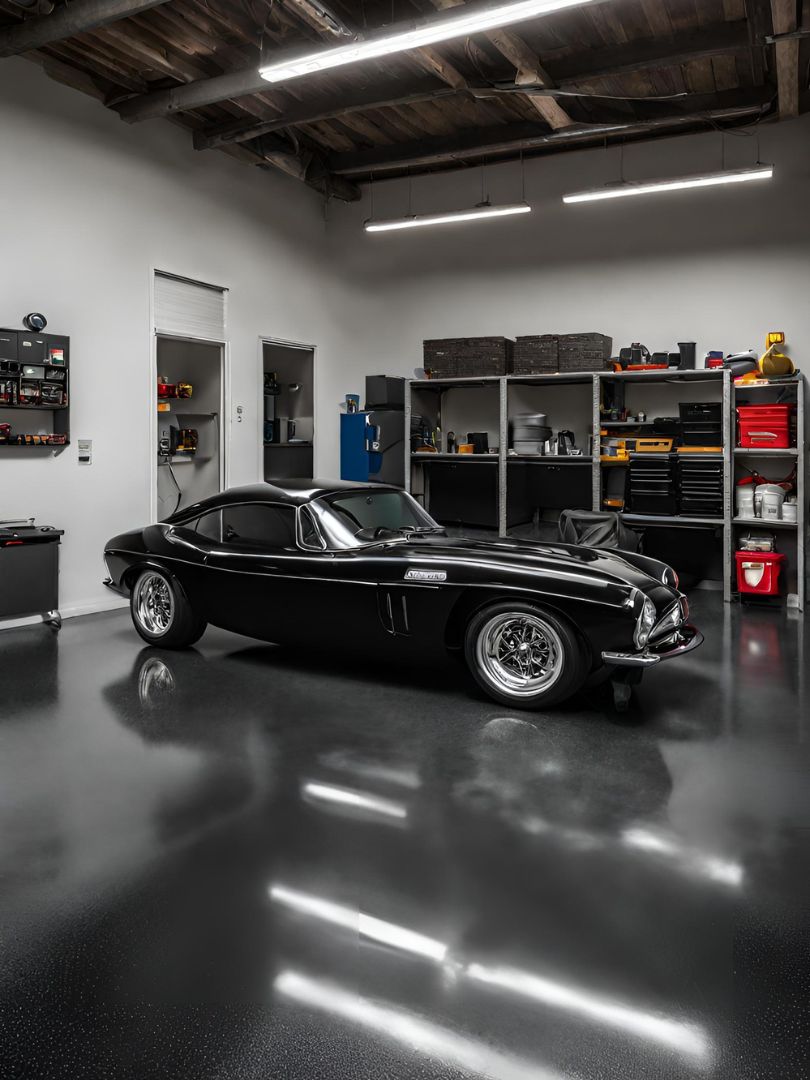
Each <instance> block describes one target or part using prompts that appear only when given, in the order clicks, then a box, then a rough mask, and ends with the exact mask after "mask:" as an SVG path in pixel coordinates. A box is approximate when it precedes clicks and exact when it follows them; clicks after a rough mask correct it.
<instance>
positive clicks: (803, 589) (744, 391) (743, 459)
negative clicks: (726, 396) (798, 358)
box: [729, 373, 808, 612]
mask: <svg viewBox="0 0 810 1080" xmlns="http://www.w3.org/2000/svg"><path fill="white" fill-rule="evenodd" d="M786 392H787V393H789V394H790V395H793V394H794V393H795V402H796V446H793V447H781V448H777V449H771V448H761V449H750V448H749V447H739V446H735V447H734V450H733V453H732V454H731V455H730V458H731V460H730V463H729V469H730V474H731V481H730V487H732V488H733V486H734V480H735V476H734V473H735V468H736V466H737V464H738V463H739V464H743V463H746V464H747V463H748V462H755V461H762V462H768V463H769V468H770V467H773V464H774V462H778V461H779V460H780V459H781V460H782V461H783V462H784V463H785V466H786V467H788V468H791V467H793V466H795V468H796V498H797V503H798V506H797V520H796V521H795V522H792V521H782V520H772V519H770V518H768V519H764V518H738V517H732V522H731V525H732V536H731V541H730V545H729V546H730V549H731V550H733V549H734V547H735V543H734V541H735V538H736V537H737V536H739V534H740V531H741V530H743V529H747V530H752V529H753V530H754V531H761V532H771V531H772V530H775V531H776V533H777V535H778V536H783V537H785V541H786V542H787V543H788V544H789V545H791V551H790V554H791V555H793V554H794V550H793V545H795V571H796V572H795V577H794V578H791V582H792V583H795V592H794V591H792V590H791V591H789V592H788V595H787V606H788V607H789V608H792V609H794V610H797V611H801V612H803V611H804V607H805V598H806V594H807V520H808V517H807V445H806V434H807V427H806V407H807V381H806V379H805V378H804V376H803V375H802V374H801V373H799V374H797V375H795V376H794V377H793V378H790V379H780V380H775V381H773V382H764V381H763V382H761V383H743V384H739V385H738V384H736V383H733V384H732V387H731V406H732V418H734V417H735V416H736V408H737V399H738V396H745V397H747V396H748V395H749V394H753V396H754V397H756V398H760V397H764V398H766V399H768V398H775V397H779V398H780V399H781V398H782V397H783V395H784V394H785V393H786ZM729 581H731V575H729ZM734 591H735V590H734V589H732V592H734Z"/></svg>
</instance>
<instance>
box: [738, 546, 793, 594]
mask: <svg viewBox="0 0 810 1080" xmlns="http://www.w3.org/2000/svg"><path fill="white" fill-rule="evenodd" d="M735 555H736V559H737V588H738V589H739V591H740V592H741V593H753V594H755V595H757V596H778V595H779V576H780V574H781V572H782V565H783V563H784V561H785V556H784V555H783V554H782V553H781V552H778V551H737V552H735Z"/></svg>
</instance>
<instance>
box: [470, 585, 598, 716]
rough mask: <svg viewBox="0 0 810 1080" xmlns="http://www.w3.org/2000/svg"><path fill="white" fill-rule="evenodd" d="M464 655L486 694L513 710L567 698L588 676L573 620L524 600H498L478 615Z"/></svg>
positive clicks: (471, 624) (471, 623)
mask: <svg viewBox="0 0 810 1080" xmlns="http://www.w3.org/2000/svg"><path fill="white" fill-rule="evenodd" d="M464 656H465V659H466V661H467V666H468V668H469V669H470V672H471V673H472V676H473V678H474V679H475V681H476V682H477V683H478V685H479V686H480V687H481V689H482V690H483V691H484V693H485V694H487V695H488V696H489V697H491V698H492V699H493V700H494V701H498V702H501V703H502V704H504V705H509V706H510V707H512V708H519V709H521V708H522V709H534V708H539V707H541V706H547V705H555V704H557V703H558V702H560V701H564V700H565V699H566V698H569V697H571V695H572V694H575V693H576V692H577V690H579V689H580V688H581V686H582V685H583V683H584V682H585V678H586V676H587V674H588V663H587V658H586V655H585V650H584V648H583V646H582V644H581V643H580V641H579V639H578V637H577V635H576V633H575V632H574V630H573V629H572V628H571V627H570V626H569V625H568V623H566V622H565V621H564V620H562V619H561V618H559V616H557V615H552V614H551V613H550V612H548V611H545V610H544V609H543V608H541V607H539V606H537V605H535V604H530V603H528V602H523V601H504V602H503V603H500V604H492V605H490V606H488V607H486V608H484V609H483V610H482V611H479V612H478V613H477V614H476V615H474V616H473V618H472V619H471V620H470V623H469V625H468V627H467V632H466V634H465V636H464Z"/></svg>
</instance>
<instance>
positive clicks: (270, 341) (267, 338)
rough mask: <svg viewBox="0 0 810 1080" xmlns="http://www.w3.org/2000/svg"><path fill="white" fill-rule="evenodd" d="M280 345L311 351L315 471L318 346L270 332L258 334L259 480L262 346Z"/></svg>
mask: <svg viewBox="0 0 810 1080" xmlns="http://www.w3.org/2000/svg"><path fill="white" fill-rule="evenodd" d="M265 345H281V346H282V348H285V349H300V350H302V351H303V352H311V353H312V471H313V473H315V472H317V469H316V468H315V462H316V460H317V450H318V393H317V390H318V346H317V345H308V344H307V343H306V342H303V341H287V340H286V339H285V338H280V337H274V336H273V335H272V334H259V345H258V379H257V382H258V391H259V392H258V398H257V400H258V402H259V408H258V419H257V427H256V436H257V439H256V441H257V443H258V449H259V452H258V470H259V481H260V482H261V481H263V480H264V401H263V399H264V346H265Z"/></svg>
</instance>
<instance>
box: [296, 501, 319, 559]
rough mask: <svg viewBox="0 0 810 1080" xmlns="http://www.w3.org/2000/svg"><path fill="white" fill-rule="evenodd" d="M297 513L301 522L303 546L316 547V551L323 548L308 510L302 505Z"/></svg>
mask: <svg viewBox="0 0 810 1080" xmlns="http://www.w3.org/2000/svg"><path fill="white" fill-rule="evenodd" d="M298 513H299V521H300V524H301V543H302V544H303V546H304V547H306V548H316V549H317V550H318V551H321V550H323V540H322V539H321V535H320V533H319V532H318V529H317V528H316V526H315V521H314V519H313V517H312V514H311V513H310V511H309V510H308V509H307V507H306V506H302V507H301V509H300V510H299V512H298Z"/></svg>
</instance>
